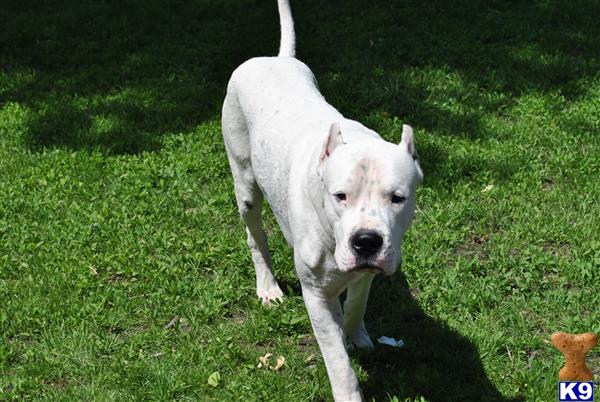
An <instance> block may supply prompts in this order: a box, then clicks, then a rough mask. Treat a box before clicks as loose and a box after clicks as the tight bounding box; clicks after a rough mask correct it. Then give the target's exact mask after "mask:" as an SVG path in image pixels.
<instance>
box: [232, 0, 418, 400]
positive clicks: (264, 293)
mask: <svg viewBox="0 0 600 402" xmlns="http://www.w3.org/2000/svg"><path fill="white" fill-rule="evenodd" d="M278 6H279V16H280V23H281V45H280V50H279V56H278V57H260V58H254V59H251V60H248V61H246V62H245V63H244V64H242V65H241V66H240V67H238V68H237V69H236V70H235V71H234V73H233V74H232V76H231V79H230V81H229V85H228V87H227V96H226V98H225V102H224V105H223V137H224V140H225V146H226V149H227V156H228V158H229V164H230V166H231V171H232V174H233V179H234V185H235V195H236V199H237V205H238V208H239V211H240V214H241V216H242V219H243V221H244V223H245V225H246V232H247V234H248V246H249V247H250V251H251V253H252V261H253V262H254V266H255V269H256V293H257V295H258V297H259V298H260V299H261V300H262V301H263V303H265V304H269V303H270V302H271V301H275V300H281V299H282V297H283V293H282V292H281V289H280V288H279V286H278V284H277V281H276V280H275V277H274V276H273V272H272V270H271V258H270V256H269V251H268V248H267V236H266V234H265V232H264V230H263V229H262V227H261V221H260V218H261V208H262V202H263V195H264V196H266V197H267V200H268V202H269V204H270V205H271V208H272V210H273V213H274V214H275V217H276V219H277V222H278V223H279V225H280V227H281V230H282V232H283V234H284V236H285V238H286V240H287V242H288V243H289V244H290V246H292V247H293V249H294V262H295V267H296V272H297V274H298V277H299V279H300V283H301V286H302V294H303V297H304V301H305V303H306V308H307V310H308V315H309V317H310V320H311V323H312V327H313V330H314V332H315V337H316V339H317V342H318V344H319V347H320V348H321V353H322V354H323V359H324V361H325V365H326V367H327V373H328V374H329V379H330V382H331V387H332V390H333V396H334V398H335V400H336V401H360V400H362V397H361V392H360V388H359V386H358V381H357V378H356V375H355V374H354V371H353V370H352V367H351V364H350V359H349V358H348V353H347V351H346V338H347V340H348V342H350V343H351V344H352V345H354V346H357V347H366V348H372V347H373V343H372V341H371V339H370V338H369V335H368V333H367V331H366V329H365V324H364V322H363V316H364V313H365V308H366V302H367V297H368V293H369V288H370V286H371V281H372V280H373V277H374V276H375V275H376V274H378V273H382V274H384V275H391V274H392V273H394V271H395V270H396V268H397V266H398V265H399V264H400V262H401V260H402V254H401V251H400V247H401V243H402V235H403V234H404V232H405V231H406V230H407V228H408V227H409V225H410V222H411V220H412V218H413V214H414V208H415V189H416V187H417V185H418V184H419V183H420V182H421V180H422V179H423V173H422V171H421V168H420V166H419V162H418V160H417V157H416V151H415V145H414V140H413V131H412V128H410V127H409V126H406V125H405V126H403V132H402V140H401V142H400V144H398V145H397V144H392V143H389V142H386V141H384V140H383V139H382V138H381V137H380V136H379V135H378V134H377V133H375V132H374V131H372V130H370V129H368V128H366V127H364V126H363V125H362V124H360V123H358V122H356V121H353V120H349V119H346V118H344V117H343V116H342V115H341V114H340V112H338V111H337V110H336V109H335V108H334V107H333V106H331V105H329V104H328V103H327V102H326V101H325V99H324V98H323V96H322V95H321V94H320V93H319V90H318V89H317V84H316V81H315V77H314V76H313V74H312V73H311V71H310V69H309V68H308V67H307V66H306V65H305V64H303V63H302V62H300V61H298V60H296V59H295V58H294V55H295V34H294V25H293V20H292V15H291V11H290V6H289V3H288V1H287V0H279V3H278ZM345 289H348V293H347V297H346V301H345V303H344V309H343V313H342V307H341V305H340V300H339V296H340V294H341V293H342V292H343V291H344V290H345Z"/></svg>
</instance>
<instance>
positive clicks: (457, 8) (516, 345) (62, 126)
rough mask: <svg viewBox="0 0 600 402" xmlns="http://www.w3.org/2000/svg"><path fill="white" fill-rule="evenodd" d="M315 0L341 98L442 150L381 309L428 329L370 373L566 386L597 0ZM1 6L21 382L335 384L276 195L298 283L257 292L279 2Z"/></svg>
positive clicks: (261, 394)
mask: <svg viewBox="0 0 600 402" xmlns="http://www.w3.org/2000/svg"><path fill="white" fill-rule="evenodd" d="M292 6H293V7H294V14H295V18H296V29H297V32H298V56H299V58H301V59H302V60H304V61H306V62H307V63H308V65H309V66H311V67H312V68H313V70H314V72H315V74H316V75H317V78H318V79H319V83H320V86H321V89H322V92H323V93H324V94H325V96H326V97H327V98H328V99H329V101H330V102H331V103H332V104H334V105H335V106H337V107H338V108H339V109H340V110H341V111H342V112H343V113H345V114H346V115H347V116H349V117H352V118H356V119H358V120H361V121H363V122H364V123H365V124H367V125H369V126H371V127H372V128H374V129H377V130H378V131H379V132H380V133H381V134H382V135H383V136H384V137H385V138H387V139H389V140H393V141H398V140H399V135H400V132H401V124H402V123H403V122H406V123H410V124H412V125H413V126H414V127H415V129H416V135H417V147H418V150H419V154H420V156H421V159H422V165H423V168H424V170H425V173H426V179H425V182H424V184H423V186H422V187H421V188H420V189H419V193H418V212H417V217H416V220H415V222H414V225H413V227H412V228H411V230H410V231H409V233H408V234H407V236H406V239H405V246H404V255H405V263H404V266H403V269H402V273H400V274H397V275H396V276H394V277H393V278H392V279H387V280H386V279H384V278H377V279H376V280H375V282H374V289H373V292H372V297H371V300H370V304H369V309H368V313H367V326H368V328H369V329H370V332H371V335H372V336H374V337H379V336H380V335H388V336H394V337H397V338H402V339H404V341H405V342H406V347H405V348H404V349H400V350H389V349H386V348H384V347H382V346H379V347H377V348H376V350H375V351H374V352H373V353H371V354H369V355H366V354H362V353H358V354H355V355H353V360H354V364H355V367H356V369H357V372H358V373H359V377H360V379H361V385H362V388H363V390H364V392H365V395H366V396H367V397H368V398H369V399H370V400H373V399H375V400H377V401H384V400H393V401H404V400H406V399H409V400H416V401H425V400H426V401H430V402H445V401H502V402H508V401H532V402H533V401H539V402H546V401H552V400H556V379H557V374H558V370H559V368H560V366H561V364H562V361H561V360H562V358H561V355H560V354H559V353H558V352H557V351H556V350H554V349H553V348H552V347H551V345H549V343H548V340H549V336H550V334H551V333H552V332H554V331H556V330H565V331H569V332H585V331H594V332H596V333H599V332H600V312H599V310H598V306H599V305H600V235H599V234H600V201H599V200H600V180H599V179H598V177H599V176H598V175H599V174H600V73H599V71H600V25H599V24H598V23H597V16H598V15H599V14H600V6H599V4H598V2H596V1H593V0H589V1H584V0H581V1H573V2H561V1H557V0H555V1H553V0H535V1H516V0H515V1H506V2H500V1H493V0H478V1H466V0H459V1H454V2H450V1H442V0H434V1H427V2H421V1H401V2H389V1H374V2H367V1H359V0H349V1H346V2H320V1H314V0H310V1H304V2H298V1H297V2H295V3H294V4H293V5H292ZM0 14H1V15H2V16H3V23H2V28H1V31H0V32H1V34H0V303H1V304H0V399H2V400H64V401H70V400H115V401H128V400H173V399H177V400H202V401H232V400H249V401H258V400H263V401H284V400H285V401H306V400H312V401H320V400H330V399H331V392H330V389H329V382H328V380H327V376H326V372H325V369H324V366H323V362H322V360H321V358H320V357H319V352H318V348H317V346H316V344H315V342H314V340H313V338H312V337H311V335H310V334H311V328H310V324H309V322H308V319H307V316H306V311H305V309H304V305H303V302H302V299H301V296H300V293H299V285H298V281H297V280H296V279H295V276H294V273H293V266H292V258H291V252H290V250H289V249H288V248H287V246H286V245H285V242H284V240H283V237H282V235H281V233H280V232H279V230H278V229H277V227H276V225H275V223H274V219H273V217H272V215H271V214H270V213H269V212H265V220H266V224H267V226H268V228H269V232H270V233H272V234H271V240H270V247H271V249H272V252H273V258H274V263H275V270H276V272H277V276H278V278H280V279H281V280H282V282H283V283H284V284H285V287H286V290H287V299H286V301H285V302H284V303H283V305H281V306H278V307H276V308H272V309H266V308H263V307H262V306H261V305H260V304H259V303H258V302H257V301H256V298H255V295H254V278H253V268H252V265H251V260H250V256H249V252H248V250H247V248H246V245H245V238H244V232H243V228H242V225H241V222H240V219H239V217H238V214H237V211H236V208H235V202H234V197H233V191H232V183H231V178H230V173H229V170H228V165H227V161H226V157H225V152H224V148H223V145H222V141H221V134H220V125H219V124H220V123H219V114H220V111H219V109H220V104H221V102H222V99H223V96H224V90H225V86H226V82H227V79H228V76H229V74H230V73H231V72H232V71H233V69H234V68H235V67H236V66H237V65H238V64H240V63H241V62H242V61H244V60H245V59H247V58H250V57H253V56H262V55H272V54H274V53H275V52H276V49H277V47H278V35H279V32H278V23H277V17H276V8H275V1H274V0H273V1H258V0H252V1H241V0H238V1H234V0H230V1H225V0H219V1H207V0H198V1H195V2H184V1H173V2H169V4H167V3H166V2H160V1H144V2H142V1H137V0H129V1H125V2H116V3H114V4H113V3H111V2H92V1H81V2H75V1H66V0H56V1H52V2H45V3H44V4H39V2H33V1H24V2H23V1H22V2H20V3H19V4H18V5H17V4H16V3H15V2H13V4H12V5H9V4H3V5H2V6H0ZM484 190H485V191H484ZM170 322H171V325H167V324H169V323H170ZM268 352H270V353H273V354H274V355H282V356H284V357H285V358H286V361H285V365H284V367H283V368H282V369H281V370H279V371H271V370H265V369H258V368H257V367H256V366H257V364H258V357H260V356H262V355H264V354H265V353H268ZM312 354H315V355H316V356H317V357H315V358H312V359H311V358H310V357H311V355H312ZM307 358H309V359H308V360H309V361H308V362H306V361H305V360H307ZM589 364H590V365H591V366H592V368H593V369H594V370H595V372H596V375H598V374H600V352H599V349H598V348H596V349H595V351H592V353H591V354H590V359H589ZM214 373H218V376H217V375H216V374H214ZM209 378H211V381H210V383H209ZM596 379H598V377H596ZM597 393H598V391H597Z"/></svg>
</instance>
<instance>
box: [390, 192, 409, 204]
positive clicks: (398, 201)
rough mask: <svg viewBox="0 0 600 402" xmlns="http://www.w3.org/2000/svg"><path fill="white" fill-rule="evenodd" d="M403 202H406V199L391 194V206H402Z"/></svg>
mask: <svg viewBox="0 0 600 402" xmlns="http://www.w3.org/2000/svg"><path fill="white" fill-rule="evenodd" d="M404 201H406V197H403V196H401V195H398V194H392V204H402V203H403V202H404Z"/></svg>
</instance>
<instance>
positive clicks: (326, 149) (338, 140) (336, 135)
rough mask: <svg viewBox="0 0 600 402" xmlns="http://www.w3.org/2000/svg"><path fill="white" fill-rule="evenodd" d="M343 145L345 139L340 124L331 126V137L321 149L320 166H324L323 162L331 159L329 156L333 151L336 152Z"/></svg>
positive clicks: (328, 137)
mask: <svg viewBox="0 0 600 402" xmlns="http://www.w3.org/2000/svg"><path fill="white" fill-rule="evenodd" d="M343 143H344V139H343V138H342V131H341V130H340V124H339V123H333V124H331V127H329V135H328V136H327V138H326V139H325V141H324V142H323V148H322V149H321V157H320V158H319V165H322V164H323V162H325V161H326V160H327V158H329V155H331V154H332V153H333V151H335V149H336V148H337V147H339V146H340V145H342V144H343Z"/></svg>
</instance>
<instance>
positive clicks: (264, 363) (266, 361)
mask: <svg viewBox="0 0 600 402" xmlns="http://www.w3.org/2000/svg"><path fill="white" fill-rule="evenodd" d="M271 356H273V353H267V354H265V355H264V356H261V357H259V358H258V361H259V362H260V363H258V365H257V366H256V368H261V367H263V366H264V367H269V357H271Z"/></svg>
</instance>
